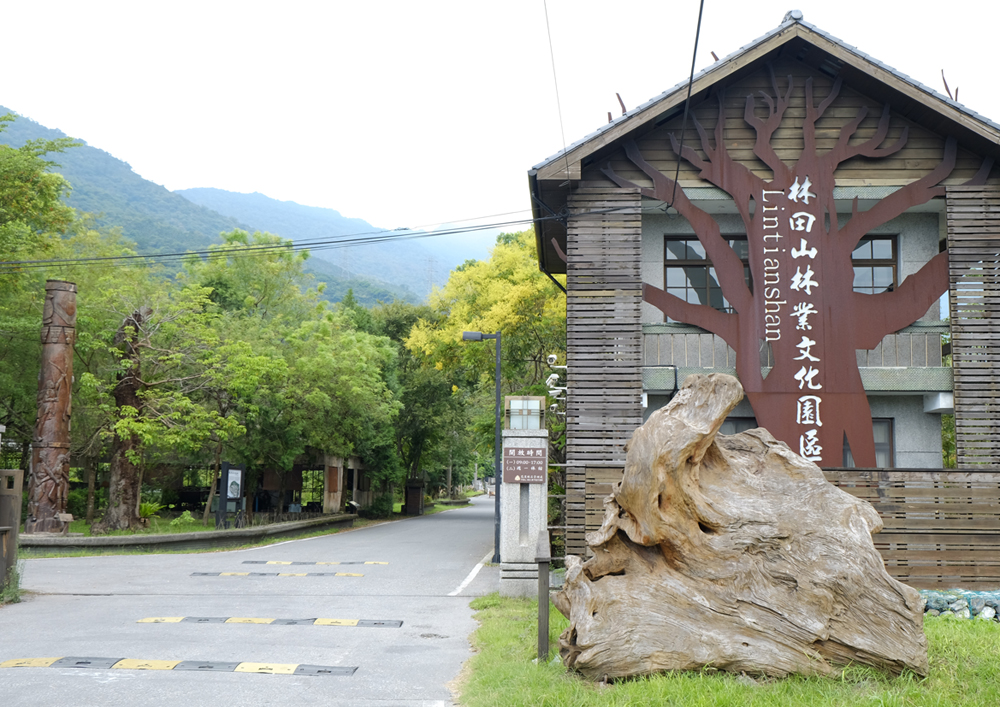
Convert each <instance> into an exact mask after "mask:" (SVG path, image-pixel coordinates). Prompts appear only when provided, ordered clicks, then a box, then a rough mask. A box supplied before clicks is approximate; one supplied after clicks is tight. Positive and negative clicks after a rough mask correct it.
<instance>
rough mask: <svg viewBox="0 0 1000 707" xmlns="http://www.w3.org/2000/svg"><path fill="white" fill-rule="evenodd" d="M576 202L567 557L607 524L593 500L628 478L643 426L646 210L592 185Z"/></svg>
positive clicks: (569, 269)
mask: <svg viewBox="0 0 1000 707" xmlns="http://www.w3.org/2000/svg"><path fill="white" fill-rule="evenodd" d="M568 203H569V209H570V214H571V215H570V217H569V221H568V224H567V238H566V256H567V261H566V281H567V287H566V289H567V296H566V314H567V326H566V363H567V366H568V368H567V371H566V374H567V375H566V378H567V386H568V388H569V390H568V396H567V400H566V464H567V467H566V523H567V528H566V552H567V554H575V555H586V553H587V545H586V541H585V540H584V534H585V532H586V531H589V530H594V529H596V528H598V527H600V524H601V514H600V513H599V512H595V511H594V510H593V509H592V508H591V507H590V506H589V504H588V498H590V499H591V501H592V498H593V497H594V496H598V497H599V498H603V497H604V495H607V493H608V492H610V490H611V487H610V484H609V483H607V481H608V480H611V479H613V480H614V481H618V480H620V479H621V477H622V474H623V473H624V469H625V443H626V442H627V441H628V440H629V438H630V437H631V436H632V432H633V431H634V430H635V428H636V427H638V426H639V425H640V424H642V407H641V406H642V325H641V323H640V318H639V312H640V306H641V303H642V274H641V271H640V251H641V247H642V213H641V209H640V197H639V193H638V190H635V189H620V188H617V187H610V188H604V187H600V188H598V187H584V188H580V189H578V190H577V191H576V192H574V193H573V195H572V196H571V197H570V198H569V202H568ZM595 481H598V485H594V482H595Z"/></svg>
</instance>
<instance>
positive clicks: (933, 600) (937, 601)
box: [927, 594, 954, 611]
mask: <svg viewBox="0 0 1000 707" xmlns="http://www.w3.org/2000/svg"><path fill="white" fill-rule="evenodd" d="M952 601H954V599H952V600H951V601H949V600H948V598H946V597H944V596H942V595H940V594H928V595H927V608H928V609H934V610H936V611H944V610H945V609H947V608H948V604H950V603H951V602H952Z"/></svg>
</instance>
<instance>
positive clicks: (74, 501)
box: [66, 489, 87, 518]
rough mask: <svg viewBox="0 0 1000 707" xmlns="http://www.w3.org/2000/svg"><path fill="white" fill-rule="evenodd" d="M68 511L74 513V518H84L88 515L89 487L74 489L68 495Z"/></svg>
mask: <svg viewBox="0 0 1000 707" xmlns="http://www.w3.org/2000/svg"><path fill="white" fill-rule="evenodd" d="M66 512H67V513H72V514H73V517H74V518H83V517H85V516H86V515H87V489H73V490H72V491H70V492H69V494H68V495H67V496H66Z"/></svg>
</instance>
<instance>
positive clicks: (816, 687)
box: [459, 594, 1000, 707]
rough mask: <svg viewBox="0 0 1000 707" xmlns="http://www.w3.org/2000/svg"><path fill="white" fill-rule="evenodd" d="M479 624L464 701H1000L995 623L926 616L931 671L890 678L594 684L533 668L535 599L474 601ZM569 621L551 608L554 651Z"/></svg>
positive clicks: (696, 706)
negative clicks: (924, 673) (475, 651)
mask: <svg viewBox="0 0 1000 707" xmlns="http://www.w3.org/2000/svg"><path fill="white" fill-rule="evenodd" d="M472 607H473V608H474V609H476V611H477V612H478V613H477V614H476V618H477V619H478V620H479V622H480V627H479V629H478V630H477V631H476V632H475V633H474V634H473V636H472V643H473V646H474V647H475V649H476V650H477V651H478V652H477V653H476V655H475V656H474V657H473V658H472V660H471V661H470V662H469V664H468V665H467V666H466V669H465V671H464V672H463V675H462V677H461V678H460V686H459V689H460V690H461V704H463V705H466V706H467V707H494V706H496V705H503V706H504V707H511V706H516V705H524V706H525V707H542V706H543V705H545V706H550V707H555V706H562V705H566V706H567V707H570V706H571V707H577V706H586V705H602V706H603V705H614V706H615V707H619V706H620V707H625V706H626V705H628V706H632V705H676V706H678V707H682V706H683V707H727V706H729V707H755V706H757V705H769V706H775V707H777V706H779V705H782V706H783V705H795V706H799V705H802V706H805V707H843V706H846V705H879V706H880V707H896V706H898V707H904V706H905V707H909V706H911V705H914V706H918V707H922V706H924V705H927V706H931V705H933V706H940V707H944V706H946V705H949V706H950V705H970V706H971V705H983V706H984V707H985V706H987V705H989V706H990V707H995V706H996V705H1000V624H998V623H996V622H992V621H959V620H952V619H939V618H936V617H931V618H928V619H926V621H925V623H924V628H925V631H926V633H927V640H928V643H929V657H930V666H931V670H930V675H928V677H926V678H920V677H917V676H915V675H912V674H904V675H903V676H901V677H896V678H892V677H887V676H885V675H883V674H881V673H878V672H876V671H873V670H870V669H868V668H847V669H845V670H843V671H841V672H840V673H839V674H838V675H837V676H836V677H834V678H805V677H790V678H786V679H782V680H774V679H766V678H757V679H751V678H748V677H746V676H737V675H730V674H728V673H717V672H712V671H702V672H688V673H671V674H665V675H657V676H653V677H648V678H639V679H634V680H624V681H620V682H618V683H613V684H610V685H604V686H602V685H595V684H594V683H591V682H588V681H586V680H584V679H582V678H580V677H578V676H577V675H575V674H573V673H569V672H567V670H566V669H565V668H564V667H563V666H562V663H561V662H559V661H558V660H557V661H555V662H554V663H553V662H549V663H546V664H544V665H536V664H534V663H532V662H531V661H532V660H533V659H534V658H535V655H536V651H537V636H538V625H537V615H538V614H537V611H538V604H537V602H536V601H529V600H520V599H504V598H501V597H500V596H499V595H497V594H491V595H489V596H486V597H481V598H479V599H476V600H475V601H473V602H472ZM567 625H568V622H567V621H566V619H565V618H564V617H563V616H562V614H560V613H559V612H558V611H556V610H555V608H554V607H553V608H552V609H551V614H550V627H551V631H550V644H551V647H552V655H556V651H557V647H558V637H559V634H560V633H561V632H562V631H563V629H565V628H566V627H567Z"/></svg>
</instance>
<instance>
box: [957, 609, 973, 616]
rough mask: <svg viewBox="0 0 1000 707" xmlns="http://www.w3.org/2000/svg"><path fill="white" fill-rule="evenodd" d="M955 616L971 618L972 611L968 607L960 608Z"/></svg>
mask: <svg viewBox="0 0 1000 707" xmlns="http://www.w3.org/2000/svg"><path fill="white" fill-rule="evenodd" d="M955 618H958V619H971V618H972V612H971V611H969V610H968V609H967V608H966V609H960V610H959V611H956V612H955Z"/></svg>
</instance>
